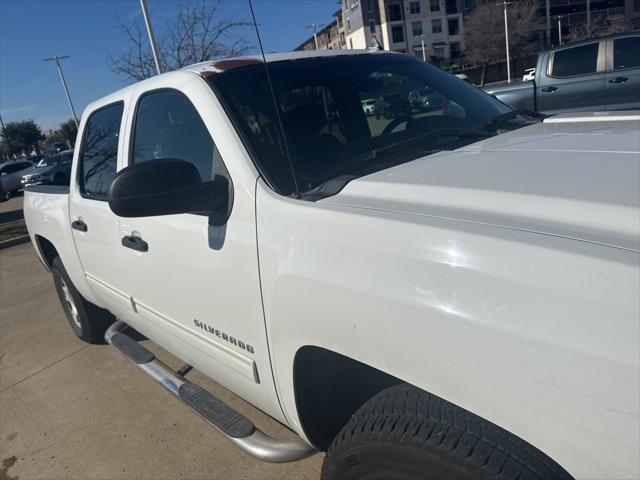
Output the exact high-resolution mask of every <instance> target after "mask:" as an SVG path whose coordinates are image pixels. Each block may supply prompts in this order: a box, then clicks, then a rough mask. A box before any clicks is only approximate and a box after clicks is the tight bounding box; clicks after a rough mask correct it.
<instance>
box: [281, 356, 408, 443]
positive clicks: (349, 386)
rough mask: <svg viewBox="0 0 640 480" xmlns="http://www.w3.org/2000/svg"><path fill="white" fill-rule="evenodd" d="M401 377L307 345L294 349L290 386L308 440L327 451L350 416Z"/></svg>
mask: <svg viewBox="0 0 640 480" xmlns="http://www.w3.org/2000/svg"><path fill="white" fill-rule="evenodd" d="M399 383H403V382H402V380H400V379H398V378H396V377H394V376H392V375H389V374H387V373H385V372H382V371H381V370H378V369H376V368H373V367H371V366H369V365H366V364H364V363H361V362H359V361H357V360H354V359H352V358H350V357H347V356H345V355H342V354H339V353H336V352H334V351H332V350H327V349H325V348H322V347H316V346H312V345H307V346H304V347H301V348H300V349H298V351H297V352H296V356H295V359H294V363H293V386H294V395H295V401H296V408H297V410H298V417H299V419H300V422H301V425H302V428H303V430H304V433H305V435H306V437H307V439H308V440H309V441H310V442H311V443H312V444H313V445H314V446H315V447H316V448H318V449H319V450H323V451H326V450H327V448H329V445H331V442H332V441H333V439H334V438H335V436H336V435H337V434H338V432H340V430H341V429H342V427H344V425H345V424H346V423H347V421H348V420H349V418H351V415H352V414H353V413H355V412H356V410H358V409H359V408H360V407H361V406H362V405H363V404H364V403H365V402H366V401H367V400H369V399H370V398H371V397H372V396H373V395H375V394H376V393H378V392H380V391H382V390H384V389H386V388H388V387H390V386H393V385H396V384H399Z"/></svg>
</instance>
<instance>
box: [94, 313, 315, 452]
mask: <svg viewBox="0 0 640 480" xmlns="http://www.w3.org/2000/svg"><path fill="white" fill-rule="evenodd" d="M127 326H128V325H127V324H126V323H124V322H122V321H120V320H118V321H117V322H115V323H114V324H113V325H111V327H109V329H108V330H107V332H106V333H105V335H104V338H105V340H106V341H107V343H108V344H110V345H111V346H113V347H115V348H116V349H117V350H119V351H120V353H122V354H123V355H124V356H125V357H127V358H128V359H129V360H131V361H132V362H134V363H135V364H136V365H138V367H140V368H141V369H142V370H143V371H144V372H145V373H146V374H147V375H149V376H151V377H152V378H153V379H154V380H156V381H157V382H158V383H160V384H161V385H162V386H163V387H164V388H166V389H167V390H169V392H171V393H172V394H173V395H174V396H176V397H178V398H179V399H180V400H182V401H183V402H184V403H185V404H186V405H188V406H189V407H190V408H191V409H192V410H193V411H195V412H196V413H197V414H198V415H200V416H201V417H202V418H203V419H204V420H205V421H206V422H207V423H208V424H209V425H211V426H212V427H214V428H215V429H216V430H218V431H219V432H221V433H222V434H223V435H224V436H225V437H226V438H227V439H228V440H230V441H231V442H233V443H235V444H236V445H237V446H238V447H240V449H241V450H243V451H244V452H245V453H248V454H249V455H252V456H253V457H256V458H258V459H260V460H263V461H265V462H272V463H285V462H295V461H296V460H301V459H303V458H306V457H308V456H310V455H313V454H314V453H316V450H315V449H314V448H313V447H312V446H311V445H309V444H308V443H306V442H305V441H304V440H302V439H301V438H300V437H295V438H293V439H290V440H277V439H274V438H271V437H269V436H268V435H267V434H265V433H263V432H261V431H260V430H258V429H257V428H256V426H255V425H254V424H253V422H251V420H249V419H248V418H246V417H245V416H243V415H242V414H240V413H238V412H237V411H236V410H234V409H233V408H231V407H230V406H229V405H227V404H226V403H224V402H223V401H222V400H220V399H219V398H217V397H216V396H215V395H213V394H211V393H209V392H208V391H206V390H205V389H204V388H202V387H200V386H199V385H197V384H195V383H192V382H190V381H188V380H186V379H185V378H184V377H183V376H182V375H180V374H179V373H178V372H175V371H173V370H172V369H171V368H169V367H168V366H167V365H165V364H164V363H162V362H161V361H160V360H158V359H157V358H156V357H155V355H154V354H153V353H151V352H150V351H149V350H147V349H146V348H144V347H143V346H142V345H140V344H138V343H137V342H136V341H135V340H133V339H132V338H131V337H129V336H128V335H126V334H124V333H122V332H123V330H125V329H126V328H127ZM187 371H188V370H187Z"/></svg>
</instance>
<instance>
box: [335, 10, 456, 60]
mask: <svg viewBox="0 0 640 480" xmlns="http://www.w3.org/2000/svg"><path fill="white" fill-rule="evenodd" d="M463 2H464V0H343V2H342V15H343V17H344V19H345V33H346V40H347V46H348V48H367V47H369V46H371V45H372V44H374V42H375V41H374V40H373V37H374V36H375V39H376V40H377V41H378V43H379V44H380V46H381V47H382V48H384V49H385V50H394V51H397V52H404V53H410V54H412V55H415V56H417V57H418V58H425V59H431V60H434V59H437V61H439V62H443V63H446V62H448V61H451V60H452V61H454V62H455V61H456V60H457V59H460V58H461V56H462V39H463V34H464V18H463V13H464V10H463Z"/></svg>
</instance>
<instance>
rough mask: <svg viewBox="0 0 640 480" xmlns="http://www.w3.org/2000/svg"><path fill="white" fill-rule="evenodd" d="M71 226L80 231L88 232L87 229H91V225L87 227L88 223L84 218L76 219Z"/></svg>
mask: <svg viewBox="0 0 640 480" xmlns="http://www.w3.org/2000/svg"><path fill="white" fill-rule="evenodd" d="M71 228H73V229H74V230H78V231H80V232H86V231H87V230H89V227H87V224H86V223H84V222H83V221H82V220H74V221H73V222H71Z"/></svg>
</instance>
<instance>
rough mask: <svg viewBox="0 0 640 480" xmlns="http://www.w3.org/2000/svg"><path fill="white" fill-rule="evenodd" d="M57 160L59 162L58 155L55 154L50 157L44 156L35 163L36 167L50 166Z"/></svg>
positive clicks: (55, 163) (56, 162)
mask: <svg viewBox="0 0 640 480" xmlns="http://www.w3.org/2000/svg"><path fill="white" fill-rule="evenodd" d="M58 162H60V157H58V156H57V155H55V156H52V157H45V158H43V159H42V160H40V161H39V162H38V163H37V165H36V167H50V166H52V165H57V164H58Z"/></svg>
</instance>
